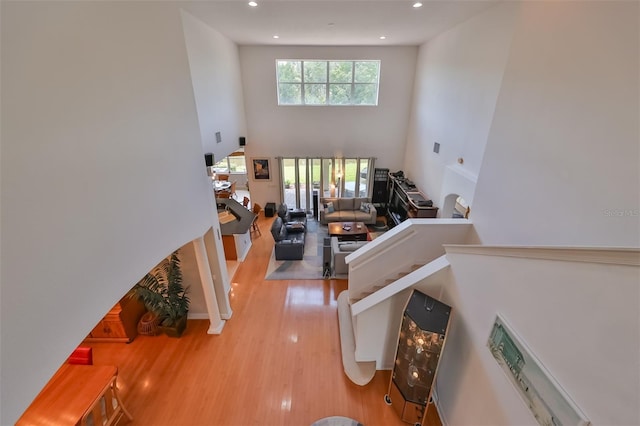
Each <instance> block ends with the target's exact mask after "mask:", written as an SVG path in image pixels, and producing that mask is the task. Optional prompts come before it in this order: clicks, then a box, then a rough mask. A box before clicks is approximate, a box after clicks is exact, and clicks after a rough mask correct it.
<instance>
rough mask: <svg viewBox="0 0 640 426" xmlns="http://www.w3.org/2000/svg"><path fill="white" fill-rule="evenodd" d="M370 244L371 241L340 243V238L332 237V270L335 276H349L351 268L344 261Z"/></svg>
mask: <svg viewBox="0 0 640 426" xmlns="http://www.w3.org/2000/svg"><path fill="white" fill-rule="evenodd" d="M368 242H369V241H339V240H338V237H331V270H332V271H333V274H334V276H336V275H345V274H348V273H349V267H348V266H347V264H346V262H345V261H344V259H345V258H346V257H347V256H349V255H350V254H351V253H353V252H354V251H356V250H358V249H359V248H360V247H363V246H364V245H365V244H367V243H368Z"/></svg>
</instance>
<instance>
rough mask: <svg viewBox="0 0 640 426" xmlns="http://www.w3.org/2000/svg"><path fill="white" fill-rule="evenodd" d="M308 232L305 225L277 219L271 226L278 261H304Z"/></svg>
mask: <svg viewBox="0 0 640 426" xmlns="http://www.w3.org/2000/svg"><path fill="white" fill-rule="evenodd" d="M298 223H300V222H298ZM306 232H307V229H306V226H305V225H304V224H302V223H300V225H296V224H294V223H291V222H289V223H285V222H284V221H283V220H282V218H281V217H277V218H276V220H274V221H273V224H272V225H271V235H272V236H273V239H274V241H275V242H276V245H275V255H276V260H302V256H303V255H304V238H305V235H306Z"/></svg>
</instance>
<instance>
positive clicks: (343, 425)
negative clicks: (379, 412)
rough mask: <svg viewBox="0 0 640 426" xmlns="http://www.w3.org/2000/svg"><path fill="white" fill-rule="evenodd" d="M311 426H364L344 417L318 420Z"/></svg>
mask: <svg viewBox="0 0 640 426" xmlns="http://www.w3.org/2000/svg"><path fill="white" fill-rule="evenodd" d="M311 426H364V425H363V424H362V423H360V422H359V421H357V420H353V419H350V418H348V417H342V416H332V417H325V418H324V419H320V420H316V421H315V422H313V424H312V425H311Z"/></svg>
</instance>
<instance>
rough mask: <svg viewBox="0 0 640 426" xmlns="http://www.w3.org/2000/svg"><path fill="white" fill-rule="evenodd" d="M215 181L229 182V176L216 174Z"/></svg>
mask: <svg viewBox="0 0 640 426" xmlns="http://www.w3.org/2000/svg"><path fill="white" fill-rule="evenodd" d="M216 179H218V180H229V175H223V174H220V173H216Z"/></svg>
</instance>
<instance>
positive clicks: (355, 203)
mask: <svg viewBox="0 0 640 426" xmlns="http://www.w3.org/2000/svg"><path fill="white" fill-rule="evenodd" d="M329 203H333V211H330V208H329V206H328V204H329ZM363 203H366V205H367V207H368V211H363V210H362V209H361V207H362V204H363ZM377 216H378V212H377V211H376V208H375V207H374V206H373V204H371V201H370V200H369V199H368V198H321V199H320V223H321V224H323V225H326V224H328V223H329V222H364V223H365V225H375V223H376V217H377Z"/></svg>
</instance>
